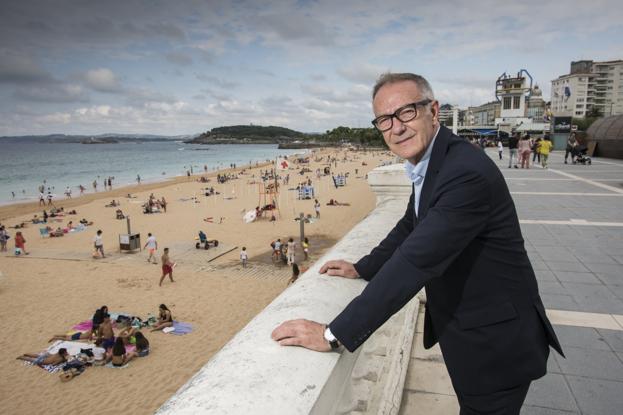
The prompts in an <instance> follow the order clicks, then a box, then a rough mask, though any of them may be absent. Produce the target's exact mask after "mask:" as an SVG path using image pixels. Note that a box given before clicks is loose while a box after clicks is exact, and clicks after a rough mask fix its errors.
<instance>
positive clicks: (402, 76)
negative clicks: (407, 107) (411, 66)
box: [372, 72, 435, 101]
mask: <svg viewBox="0 0 623 415" xmlns="http://www.w3.org/2000/svg"><path fill="white" fill-rule="evenodd" d="M402 81H411V82H414V83H415V84H416V85H417V87H418V90H419V91H420V92H421V93H422V99H430V100H432V101H434V100H435V94H433V88H431V86H430V84H429V83H428V81H427V80H426V79H425V78H424V77H423V76H420V75H417V74H414V73H409V72H405V73H391V72H385V73H384V74H381V76H380V77H379V79H378V80H377V81H376V84H375V85H374V89H373V90H372V99H374V98H375V97H376V94H377V92H379V89H381V87H383V86H384V85H386V84H393V83H394V82H402Z"/></svg>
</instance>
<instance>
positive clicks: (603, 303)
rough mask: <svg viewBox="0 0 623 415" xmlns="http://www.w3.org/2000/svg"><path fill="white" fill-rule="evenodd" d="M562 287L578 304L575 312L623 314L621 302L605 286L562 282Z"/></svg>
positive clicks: (622, 303) (622, 302)
mask: <svg viewBox="0 0 623 415" xmlns="http://www.w3.org/2000/svg"><path fill="white" fill-rule="evenodd" d="M562 285H563V286H564V287H565V288H566V289H567V292H568V293H569V294H570V295H571V296H572V297H573V299H574V300H575V302H576V303H577V304H578V308H577V309H576V310H577V311H587V312H590V313H607V314H623V301H621V299H620V298H619V297H617V295H615V293H614V292H613V291H612V290H610V288H608V287H607V286H605V285H590V284H577V283H571V282H563V283H562Z"/></svg>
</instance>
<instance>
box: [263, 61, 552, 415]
mask: <svg viewBox="0 0 623 415" xmlns="http://www.w3.org/2000/svg"><path fill="white" fill-rule="evenodd" d="M372 101H373V103H372V108H373V111H374V114H375V117H376V118H375V119H374V120H373V121H372V124H373V125H374V126H375V127H376V129H377V130H379V132H380V133H381V134H382V135H383V139H384V141H385V143H386V144H387V146H388V147H389V149H390V150H391V151H392V152H393V153H394V154H395V155H396V156H399V157H401V158H403V159H405V160H406V162H405V170H406V173H407V176H408V180H409V181H410V182H411V184H412V192H411V197H410V198H409V202H408V204H407V206H406V209H405V213H404V215H403V217H402V218H401V219H399V220H398V222H397V223H396V225H395V226H394V227H393V229H391V230H390V231H389V232H388V234H387V236H386V237H385V239H384V240H383V241H381V242H380V243H379V244H378V245H377V246H376V247H375V248H374V249H372V251H370V253H369V254H368V255H365V256H364V257H363V258H361V259H360V260H359V261H358V262H356V263H354V264H353V263H351V262H348V261H345V260H330V261H327V262H326V263H325V264H324V265H323V266H322V267H321V268H320V270H319V272H320V273H321V274H325V275H328V276H335V277H343V278H351V279H355V278H362V279H364V280H366V281H368V283H367V285H366V286H365V287H364V288H363V291H362V292H361V293H360V294H359V295H357V296H356V297H354V298H353V300H352V301H351V302H350V303H349V304H348V305H347V306H346V307H345V308H344V309H343V311H342V312H340V313H339V314H338V315H337V316H336V317H335V318H334V319H333V321H331V322H330V323H329V324H322V323H319V322H314V321H311V320H305V319H297V320H290V321H286V322H284V323H281V324H280V325H279V326H277V327H276V328H275V329H274V330H273V332H272V333H271V337H272V338H273V340H275V341H276V342H278V343H279V344H280V345H282V346H299V347H305V348H307V349H311V350H315V351H318V352H330V351H336V349H339V348H340V346H342V345H343V346H344V347H345V348H346V349H347V350H349V351H350V352H351V353H352V352H354V351H355V350H356V349H358V348H359V347H360V346H361V345H362V344H363V343H364V342H365V341H366V340H367V339H368V338H369V337H370V336H371V335H372V333H374V332H375V331H376V330H378V329H379V328H380V327H381V326H382V325H383V324H384V323H385V322H386V321H387V320H388V319H389V318H390V317H391V316H392V315H394V314H395V313H397V312H398V311H399V310H400V309H402V308H403V307H404V306H405V305H407V304H408V303H409V301H410V300H411V299H412V298H413V297H414V296H416V295H417V293H418V292H419V291H420V290H421V289H422V288H425V289H426V298H427V301H426V307H425V315H424V333H423V336H422V338H423V340H424V347H425V348H426V349H430V348H431V347H433V346H434V345H435V344H437V343H439V346H440V348H441V352H442V353H443V358H444V359H443V360H444V363H445V365H446V368H447V369H448V374H449V376H450V379H451V381H452V386H453V388H454V390H455V392H456V397H457V399H458V404H459V406H460V413H461V414H462V415H467V414H494V413H495V414H505V415H519V413H520V411H521V407H522V405H523V402H524V400H525V399H526V395H527V394H528V390H529V389H530V384H531V383H532V381H533V380H535V379H538V378H541V377H543V376H544V375H545V374H546V373H547V361H548V357H549V354H550V350H549V349H550V346H551V347H553V348H554V349H555V350H556V351H557V352H558V353H559V354H560V355H561V356H563V357H564V354H563V351H562V348H561V347H560V343H559V342H558V339H557V337H556V333H555V332H554V329H553V328H552V325H551V323H550V321H549V319H548V317H547V314H546V313H545V307H544V305H543V302H542V300H541V298H540V296H539V290H538V284H537V279H536V276H535V272H534V270H533V268H532V265H531V264H530V258H529V257H528V254H527V252H526V249H525V246H524V245H525V244H524V238H523V237H522V235H521V227H520V226H519V219H518V217H517V210H516V208H515V205H514V202H513V199H512V197H511V194H510V192H509V189H508V186H507V184H506V181H505V180H504V176H503V175H502V174H501V173H500V170H499V168H498V166H497V165H496V164H495V163H494V162H493V160H491V159H490V158H489V157H488V156H487V154H485V153H484V152H482V151H480V150H476V149H475V148H474V147H473V146H472V145H470V144H469V143H468V142H467V141H466V140H464V139H462V138H461V137H458V136H456V135H455V134H453V133H452V131H451V130H449V129H447V128H446V127H444V126H443V125H440V122H439V113H440V111H439V102H438V101H437V100H436V99H435V96H434V94H433V91H432V88H431V87H430V84H429V83H428V81H427V80H426V79H425V78H423V77H422V76H419V75H416V74H408V73H400V74H399V73H387V74H384V75H382V76H381V77H380V78H379V80H378V82H377V84H376V86H375V87H374V89H373V93H372ZM502 240H503V241H504V243H503V244H500V243H499V241H502ZM318 315H323V316H326V313H318ZM286 355H289V354H286ZM299 376H300V375H299ZM429 412H430V411H429ZM438 412H444V411H443V410H441V409H438Z"/></svg>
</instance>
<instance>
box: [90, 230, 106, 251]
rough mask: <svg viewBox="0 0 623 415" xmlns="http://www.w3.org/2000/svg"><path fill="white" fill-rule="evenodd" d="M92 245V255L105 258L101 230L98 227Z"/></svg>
mask: <svg viewBox="0 0 623 415" xmlns="http://www.w3.org/2000/svg"><path fill="white" fill-rule="evenodd" d="M93 247H94V248H95V252H93V256H94V257H97V255H98V254H99V255H101V256H102V258H106V255H104V241H103V239H102V230H101V229H98V231H97V233H96V234H95V237H94V238H93Z"/></svg>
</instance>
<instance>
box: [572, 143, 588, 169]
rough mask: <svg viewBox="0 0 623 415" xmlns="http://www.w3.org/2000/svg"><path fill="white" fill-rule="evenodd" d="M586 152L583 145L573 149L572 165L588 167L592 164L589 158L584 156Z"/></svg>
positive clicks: (586, 149)
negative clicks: (586, 165)
mask: <svg viewBox="0 0 623 415" xmlns="http://www.w3.org/2000/svg"><path fill="white" fill-rule="evenodd" d="M587 152H588V148H587V147H586V146H585V145H578V146H576V147H575V148H574V149H573V152H572V156H573V157H574V159H573V164H578V163H579V164H588V165H589V166H590V165H591V164H592V161H591V158H590V157H589V156H587V155H586V153H587Z"/></svg>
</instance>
